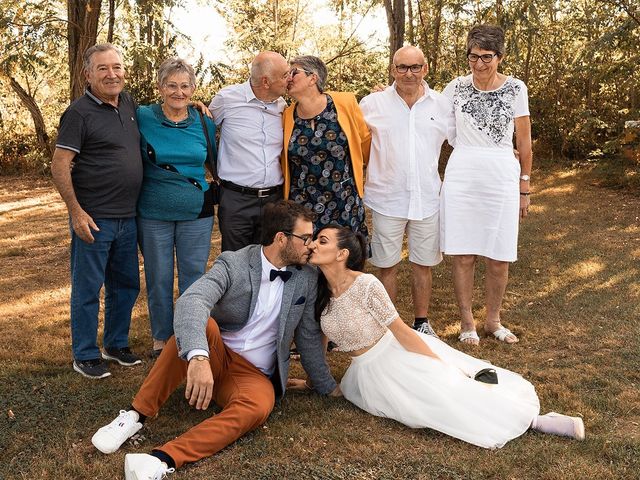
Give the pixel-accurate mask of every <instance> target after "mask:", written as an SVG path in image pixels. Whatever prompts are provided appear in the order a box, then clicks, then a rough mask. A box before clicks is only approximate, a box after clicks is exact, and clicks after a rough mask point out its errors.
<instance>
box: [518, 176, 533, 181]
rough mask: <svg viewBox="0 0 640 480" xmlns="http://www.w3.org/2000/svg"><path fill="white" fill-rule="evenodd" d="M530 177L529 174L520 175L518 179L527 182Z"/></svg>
mask: <svg viewBox="0 0 640 480" xmlns="http://www.w3.org/2000/svg"><path fill="white" fill-rule="evenodd" d="M530 179H531V177H530V176H529V175H520V180H523V181H525V182H528V181H529V180H530Z"/></svg>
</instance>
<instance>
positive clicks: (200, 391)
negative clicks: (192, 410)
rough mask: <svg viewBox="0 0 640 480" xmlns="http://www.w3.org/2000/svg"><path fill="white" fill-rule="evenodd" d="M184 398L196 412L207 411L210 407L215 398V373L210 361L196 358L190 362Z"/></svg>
mask: <svg viewBox="0 0 640 480" xmlns="http://www.w3.org/2000/svg"><path fill="white" fill-rule="evenodd" d="M184 396H185V398H186V399H187V400H188V401H189V405H191V406H192V407H194V406H195V407H196V410H205V409H206V408H207V407H208V406H209V402H211V397H212V396H213V373H211V365H209V362H208V361H206V360H205V361H201V360H196V359H195V357H194V358H192V359H191V361H189V368H188V369H187V388H186V390H185V391H184Z"/></svg>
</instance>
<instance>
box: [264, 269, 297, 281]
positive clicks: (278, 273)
mask: <svg viewBox="0 0 640 480" xmlns="http://www.w3.org/2000/svg"><path fill="white" fill-rule="evenodd" d="M291 275H293V272H288V271H287V270H273V269H272V270H271V273H270V274H269V280H271V281H272V282H273V281H274V280H275V279H276V278H278V277H280V278H281V279H282V281H283V282H286V281H287V280H289V279H290V278H291Z"/></svg>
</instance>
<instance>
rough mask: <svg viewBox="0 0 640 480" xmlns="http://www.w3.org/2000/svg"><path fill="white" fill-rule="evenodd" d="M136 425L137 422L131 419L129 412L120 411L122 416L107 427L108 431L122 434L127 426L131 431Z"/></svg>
mask: <svg viewBox="0 0 640 480" xmlns="http://www.w3.org/2000/svg"><path fill="white" fill-rule="evenodd" d="M135 423H136V421H135V420H134V419H133V418H131V415H129V412H128V411H127V410H120V414H119V415H118V416H117V417H116V418H115V420H114V421H113V422H111V423H110V424H109V425H107V430H109V431H115V432H120V431H121V430H123V429H124V427H125V426H126V427H127V429H129V428H131V426H132V425H134V424H135Z"/></svg>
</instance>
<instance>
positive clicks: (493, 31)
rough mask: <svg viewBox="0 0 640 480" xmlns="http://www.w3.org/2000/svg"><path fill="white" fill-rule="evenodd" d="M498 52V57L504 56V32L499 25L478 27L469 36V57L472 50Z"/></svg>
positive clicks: (470, 31)
mask: <svg viewBox="0 0 640 480" xmlns="http://www.w3.org/2000/svg"><path fill="white" fill-rule="evenodd" d="M474 47H475V48H479V49H481V50H490V51H492V52H496V53H497V54H498V57H500V58H502V56H503V55H504V30H502V27H499V26H498V25H486V24H485V25H476V26H475V27H473V28H472V29H471V30H469V34H468V35H467V55H469V54H470V53H471V49H472V48H474Z"/></svg>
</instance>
